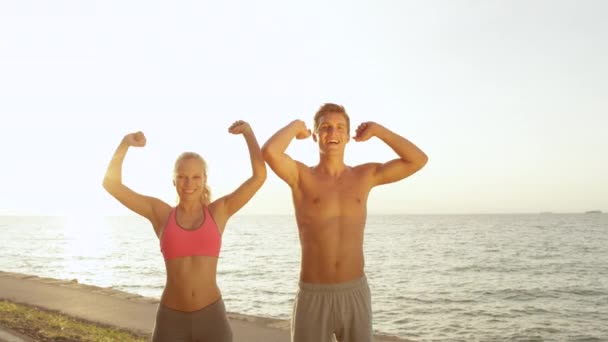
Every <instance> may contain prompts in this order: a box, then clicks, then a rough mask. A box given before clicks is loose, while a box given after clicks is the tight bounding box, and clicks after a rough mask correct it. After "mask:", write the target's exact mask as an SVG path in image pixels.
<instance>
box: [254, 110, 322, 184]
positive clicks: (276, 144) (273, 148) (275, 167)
mask: <svg viewBox="0 0 608 342" xmlns="http://www.w3.org/2000/svg"><path fill="white" fill-rule="evenodd" d="M310 135H311V132H310V130H309V129H307V128H306V124H305V123H304V121H302V120H295V121H292V122H291V123H290V124H288V125H287V126H285V127H283V128H281V129H280V130H279V131H278V132H276V133H275V134H274V135H273V136H272V137H270V139H268V141H267V142H266V143H265V144H264V146H263V147H262V155H263V156H264V160H266V162H267V163H268V165H269V166H270V168H271V169H272V171H274V173H276V174H277V176H279V177H280V178H281V179H282V180H284V181H285V182H286V183H287V184H289V186H290V187H294V186H295V185H296V184H298V178H299V173H298V165H297V162H296V161H295V160H293V159H292V158H291V157H290V156H288V155H287V154H286V153H285V151H286V150H287V147H289V144H290V143H291V141H292V140H293V139H294V138H297V139H306V138H308V137H310Z"/></svg>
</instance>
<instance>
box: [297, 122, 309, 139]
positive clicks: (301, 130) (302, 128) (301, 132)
mask: <svg viewBox="0 0 608 342" xmlns="http://www.w3.org/2000/svg"><path fill="white" fill-rule="evenodd" d="M293 124H295V125H297V128H298V131H297V132H298V133H297V134H296V139H299V140H302V139H306V138H308V137H310V136H311V134H312V132H311V131H310V129H308V128H307V127H306V123H304V121H302V120H296V121H294V122H293Z"/></svg>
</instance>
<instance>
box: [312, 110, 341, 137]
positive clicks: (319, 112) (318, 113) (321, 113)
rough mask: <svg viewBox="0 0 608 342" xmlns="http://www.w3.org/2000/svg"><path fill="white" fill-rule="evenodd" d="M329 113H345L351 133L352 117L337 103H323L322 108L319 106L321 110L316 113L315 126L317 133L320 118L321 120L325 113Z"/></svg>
mask: <svg viewBox="0 0 608 342" xmlns="http://www.w3.org/2000/svg"><path fill="white" fill-rule="evenodd" d="M329 113H338V114H342V115H344V118H345V119H346V131H347V132H349V134H350V118H349V117H348V114H346V110H345V109H344V107H343V106H340V105H337V104H335V103H326V104H324V105H322V106H321V108H319V110H318V111H317V113H316V114H315V119H314V127H313V128H314V131H315V133H316V132H317V130H318V129H319V120H321V117H323V115H325V114H329Z"/></svg>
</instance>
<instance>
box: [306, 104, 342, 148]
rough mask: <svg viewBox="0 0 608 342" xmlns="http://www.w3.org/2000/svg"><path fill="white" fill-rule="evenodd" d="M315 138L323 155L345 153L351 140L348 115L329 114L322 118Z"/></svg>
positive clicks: (319, 120) (316, 129)
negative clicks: (346, 146) (345, 148)
mask: <svg viewBox="0 0 608 342" xmlns="http://www.w3.org/2000/svg"><path fill="white" fill-rule="evenodd" d="M313 138H314V139H315V141H317V142H318V144H319V150H320V151H321V153H333V152H343V151H344V147H345V145H346V143H348V141H349V140H350V134H349V132H348V120H347V117H346V114H345V113H339V112H338V113H336V112H329V113H325V114H323V115H322V116H320V117H319V118H318V125H317V127H316V128H315V135H314V136H313Z"/></svg>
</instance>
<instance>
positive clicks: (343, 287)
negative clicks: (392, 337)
mask: <svg viewBox="0 0 608 342" xmlns="http://www.w3.org/2000/svg"><path fill="white" fill-rule="evenodd" d="M334 335H335V338H336V339H337V340H338V341H340V342H370V341H372V335H373V334H372V300H371V293H370V290H369V285H368V284H367V278H365V276H363V277H362V278H360V279H357V280H354V281H349V282H346V283H341V284H335V285H333V284H332V285H325V284H309V283H302V282H300V289H299V291H298V293H297V295H296V300H295V303H294V306H293V317H292V320H291V341H292V342H330V341H334V339H333V338H334Z"/></svg>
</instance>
